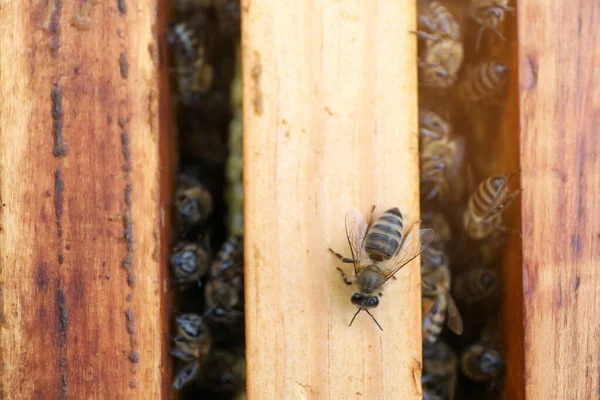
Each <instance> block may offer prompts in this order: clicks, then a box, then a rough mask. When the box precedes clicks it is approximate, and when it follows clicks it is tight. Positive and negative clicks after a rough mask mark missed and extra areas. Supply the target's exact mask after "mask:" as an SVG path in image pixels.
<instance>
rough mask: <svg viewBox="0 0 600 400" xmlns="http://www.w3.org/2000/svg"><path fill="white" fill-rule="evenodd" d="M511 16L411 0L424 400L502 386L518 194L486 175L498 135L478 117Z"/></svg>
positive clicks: (504, 178) (503, 74) (492, 8)
mask: <svg viewBox="0 0 600 400" xmlns="http://www.w3.org/2000/svg"><path fill="white" fill-rule="evenodd" d="M513 12H514V9H513V8H512V7H510V6H509V5H508V0H455V1H443V2H442V1H429V0H420V1H419V3H418V21H417V26H418V31H416V32H414V33H415V34H416V35H417V37H418V40H419V145H420V149H419V151H420V186H421V219H422V226H423V228H429V229H432V230H433V231H434V232H435V237H434V239H433V240H432V242H431V244H430V245H429V246H427V247H425V248H424V249H423V253H422V255H421V278H422V315H423V332H422V333H423V335H422V337H423V374H422V385H423V398H424V399H429V400H434V399H435V400H442V399H471V398H477V399H481V398H492V397H495V396H497V395H499V388H500V387H501V386H502V385H501V380H502V377H503V375H504V367H505V361H504V360H503V358H502V356H501V353H500V350H501V348H500V345H499V339H501V338H500V337H499V330H500V327H499V313H500V310H499V309H500V306H501V302H500V300H501V289H502V288H501V277H502V274H501V269H500V268H501V264H502V257H503V254H504V252H505V244H506V241H507V240H506V239H507V236H508V234H513V233H515V231H517V233H518V230H514V229H511V228H508V227H507V226H506V225H507V223H506V221H507V220H508V215H507V213H506V211H507V207H508V206H509V205H510V204H511V203H512V202H513V201H514V200H515V198H516V196H517V195H518V194H519V192H520V190H519V188H518V185H517V184H516V181H517V179H514V180H513V178H514V177H515V176H516V175H517V172H516V171H504V170H501V171H497V170H496V171H491V169H493V167H492V165H494V163H493V162H492V161H491V158H490V157H489V154H490V152H491V151H494V149H491V150H490V149H489V148H490V147H492V146H493V145H494V144H495V143H496V141H495V137H494V135H495V134H499V133H498V126H497V124H495V122H494V120H493V119H491V118H490V119H489V120H485V118H486V117H487V116H488V115H491V114H493V113H496V114H498V113H500V112H501V111H502V107H504V106H505V105H504V104H503V103H502V101H501V100H502V96H504V95H506V93H505V91H506V86H507V82H508V80H509V73H510V71H509V67H508V66H507V65H506V64H505V63H504V62H505V60H504V59H503V57H502V56H499V54H500V55H501V54H503V53H505V51H504V50H503V48H504V47H505V46H506V43H507V41H506V39H505V37H504V35H502V33H501V31H502V30H503V29H505V27H504V25H505V24H507V23H510V22H509V20H510V18H508V17H507V16H511V15H512V13H513ZM498 110H500V111H498ZM495 125H496V126H495ZM461 134H462V135H461ZM486 147H488V149H486ZM496 164H498V163H496ZM494 166H495V165H494ZM446 327H447V328H449V329H446Z"/></svg>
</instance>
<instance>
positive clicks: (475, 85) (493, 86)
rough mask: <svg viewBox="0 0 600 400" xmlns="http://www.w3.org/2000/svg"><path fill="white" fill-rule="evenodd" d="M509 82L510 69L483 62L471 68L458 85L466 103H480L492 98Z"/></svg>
mask: <svg viewBox="0 0 600 400" xmlns="http://www.w3.org/2000/svg"><path fill="white" fill-rule="evenodd" d="M507 82H508V67H507V66H506V65H505V64H502V63H498V62H493V61H492V62H483V63H480V64H478V65H476V66H474V67H470V68H469V69H468V71H467V73H466V74H465V77H464V78H463V80H462V81H461V82H459V84H458V85H457V91H458V96H459V98H460V99H461V100H462V101H463V102H464V103H478V102H481V101H483V100H486V99H490V98H492V97H493V96H494V95H495V94H496V93H498V92H499V91H500V90H501V89H502V88H503V87H504V85H505V84H506V83H507Z"/></svg>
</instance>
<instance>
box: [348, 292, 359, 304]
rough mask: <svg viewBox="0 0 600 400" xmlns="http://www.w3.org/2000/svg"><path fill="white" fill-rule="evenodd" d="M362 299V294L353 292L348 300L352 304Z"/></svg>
mask: <svg viewBox="0 0 600 400" xmlns="http://www.w3.org/2000/svg"><path fill="white" fill-rule="evenodd" d="M361 300H362V296H361V295H360V294H359V293H354V294H353V295H352V298H351V299H350V301H351V302H352V304H358V303H359V302H360V301H361Z"/></svg>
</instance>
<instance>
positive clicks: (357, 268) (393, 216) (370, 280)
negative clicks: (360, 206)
mask: <svg viewBox="0 0 600 400" xmlns="http://www.w3.org/2000/svg"><path fill="white" fill-rule="evenodd" d="M374 211H375V206H373V208H372V209H371V216H370V217H369V223H367V222H366V221H365V219H364V218H363V216H362V215H361V214H360V212H359V211H358V210H355V209H351V210H350V211H348V212H347V214H346V237H347V239H348V244H349V246H350V251H351V253H352V258H345V257H344V256H342V255H341V254H339V253H336V252H335V251H333V250H332V249H331V248H329V251H330V252H331V253H332V254H333V255H335V256H336V257H337V258H338V259H340V260H341V261H342V262H343V263H352V264H354V276H355V281H354V282H352V281H350V280H349V279H348V277H347V276H346V273H345V272H344V271H343V270H342V269H341V268H339V267H337V269H338V270H339V271H340V273H341V274H342V279H343V280H344V283H346V284H347V285H352V284H353V283H354V284H356V286H357V288H358V291H357V292H355V293H354V294H353V295H352V297H351V299H350V301H351V302H352V304H354V305H355V306H356V307H358V310H357V311H356V313H355V314H354V317H352V320H351V321H350V324H349V326H350V325H352V322H354V318H356V316H357V315H358V313H359V312H361V311H366V312H367V314H369V315H370V316H371V318H373V321H375V323H376V324H377V326H378V327H379V329H381V330H383V328H381V325H379V323H378V322H377V320H376V319H375V317H373V315H372V314H371V313H370V312H369V309H372V308H375V307H377V306H378V305H379V297H380V296H382V290H383V286H384V284H385V282H387V280H388V279H390V278H391V277H392V276H394V274H395V273H396V272H398V271H399V270H400V269H401V268H402V267H404V266H405V265H406V264H408V263H409V262H410V261H412V260H413V259H415V258H416V257H417V256H418V255H419V254H421V252H422V251H423V249H424V248H426V247H427V246H429V244H430V243H431V241H432V240H433V237H434V233H433V230H431V229H421V230H414V228H415V226H416V224H418V223H420V221H416V222H414V223H413V224H412V225H411V226H410V227H409V228H408V230H407V231H406V234H404V218H403V217H402V213H401V212H400V210H399V209H398V208H397V207H394V208H390V209H388V210H386V211H385V212H384V213H383V214H382V215H381V216H379V218H377V219H376V220H375V221H374V222H373V213H374Z"/></svg>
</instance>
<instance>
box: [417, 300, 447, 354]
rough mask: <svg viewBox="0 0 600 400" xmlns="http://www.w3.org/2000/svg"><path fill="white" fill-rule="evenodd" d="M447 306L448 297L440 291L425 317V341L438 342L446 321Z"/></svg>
mask: <svg viewBox="0 0 600 400" xmlns="http://www.w3.org/2000/svg"><path fill="white" fill-rule="evenodd" d="M447 308H448V299H447V298H446V295H445V294H444V293H440V294H439V295H438V297H437V299H436V300H435V303H434V304H433V307H432V308H431V310H429V312H428V313H427V315H426V316H425V317H424V318H423V343H435V342H437V340H438V338H439V337H440V333H441V332H442V329H443V328H444V322H446V310H447Z"/></svg>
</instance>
